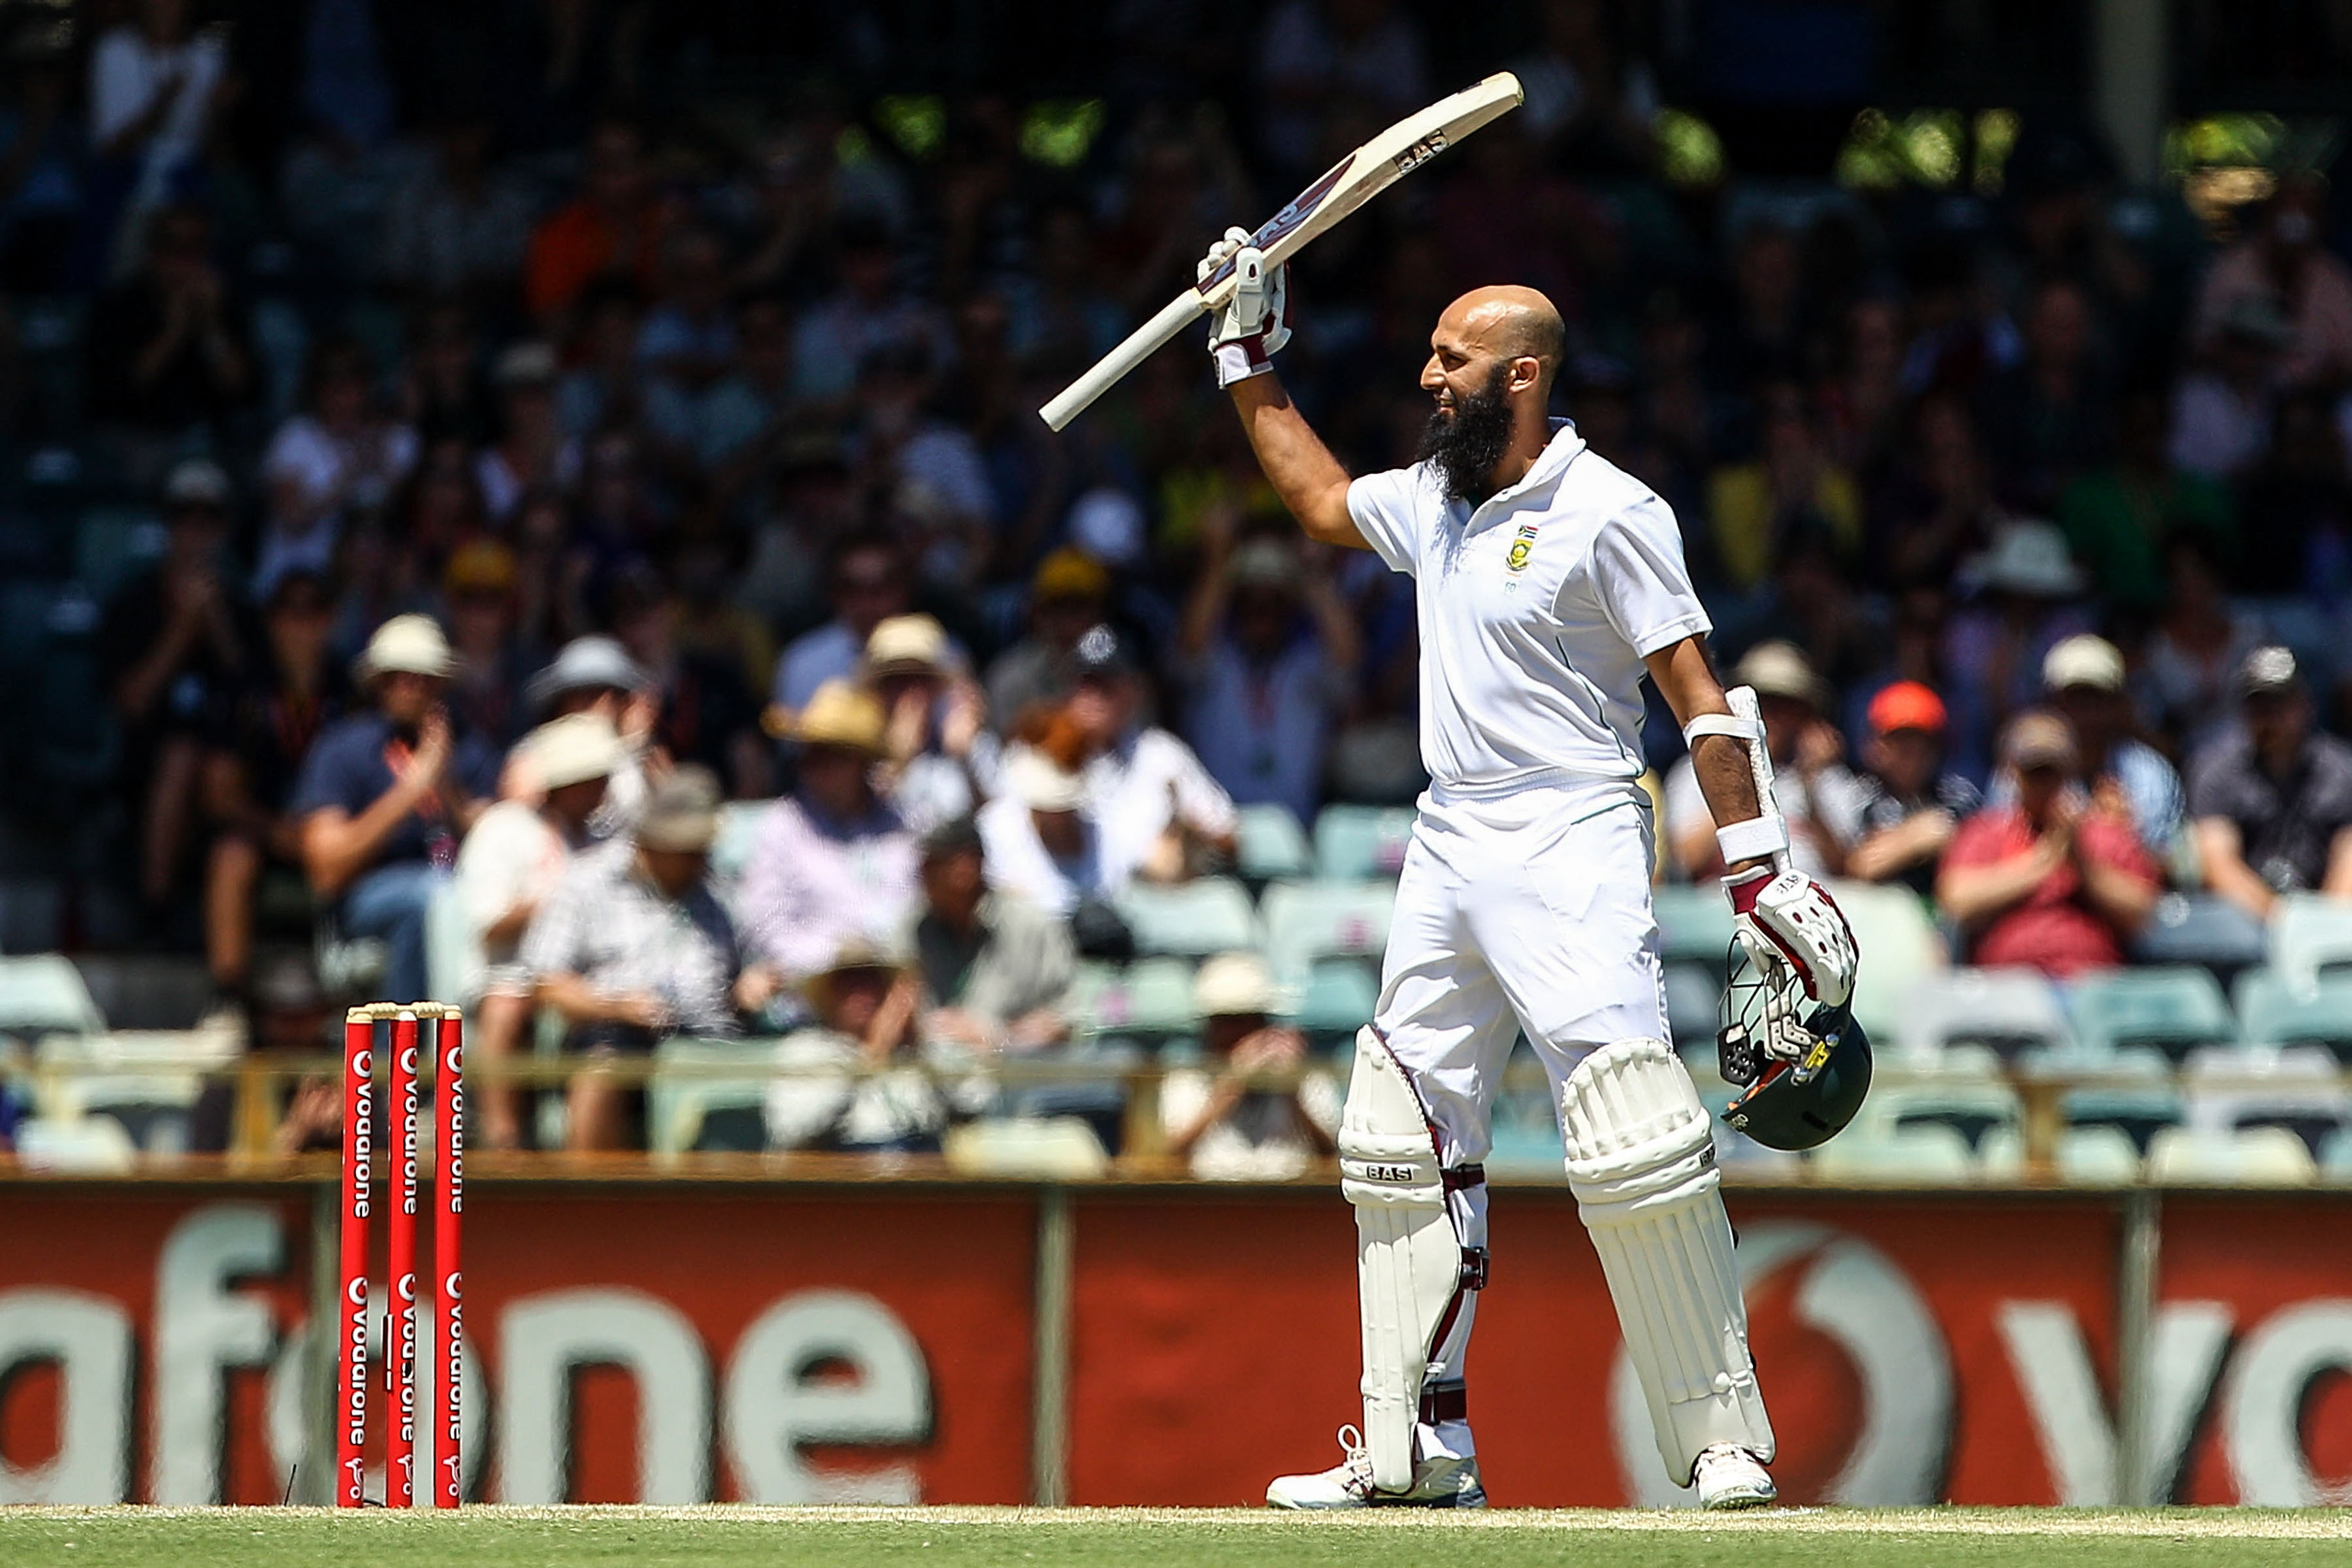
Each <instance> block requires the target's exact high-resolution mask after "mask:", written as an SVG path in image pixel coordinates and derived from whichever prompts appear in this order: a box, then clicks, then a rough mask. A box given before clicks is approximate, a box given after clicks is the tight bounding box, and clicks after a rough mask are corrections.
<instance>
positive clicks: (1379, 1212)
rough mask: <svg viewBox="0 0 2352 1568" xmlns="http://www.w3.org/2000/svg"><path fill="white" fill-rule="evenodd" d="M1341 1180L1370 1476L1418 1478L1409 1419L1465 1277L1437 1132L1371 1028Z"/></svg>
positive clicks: (1348, 1116)
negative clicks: (1351, 1212)
mask: <svg viewBox="0 0 2352 1568" xmlns="http://www.w3.org/2000/svg"><path fill="white" fill-rule="evenodd" d="M1339 1190H1340V1192H1341V1193H1343V1194H1346V1196H1347V1199H1348V1201H1349V1203H1351V1204H1353V1205H1355V1207H1356V1289H1357V1297H1358V1301H1359V1305H1360V1310H1361V1312H1362V1316H1363V1324H1364V1381H1363V1393H1364V1446H1365V1447H1367V1448H1368V1449H1370V1452H1371V1458H1372V1485H1373V1486H1375V1487H1377V1488H1378V1489H1381V1490H1382V1491H1391V1492H1401V1491H1403V1490H1405V1489H1408V1488H1409V1487H1411V1486H1412V1459H1413V1456H1412V1428H1413V1420H1414V1417H1415V1416H1416V1415H1418V1414H1419V1412H1420V1409H1421V1385H1422V1381H1423V1378H1424V1377H1426V1376H1427V1375H1428V1372H1429V1355H1430V1348H1431V1345H1432V1343H1433V1341H1434V1340H1435V1338H1436V1334H1437V1329H1438V1325H1439V1324H1440V1322H1442V1321H1444V1316H1445V1310H1446V1308H1447V1307H1448V1306H1450V1305H1451V1304H1452V1303H1453V1300H1454V1292H1455V1291H1456V1290H1457V1289H1460V1288H1461V1283H1462V1241H1461V1238H1460V1237H1458V1236H1456V1235H1455V1234H1454V1216H1453V1215H1452V1214H1451V1212H1449V1211H1448V1210H1447V1208H1446V1206H1445V1182H1444V1175H1443V1174H1442V1173H1441V1172H1440V1171H1439V1169H1438V1163H1437V1140H1436V1138H1435V1136H1434V1135H1433V1134H1432V1132H1431V1131H1430V1129H1429V1121H1428V1118H1427V1117H1426V1116H1425V1115H1424V1114H1423V1110H1422V1106H1421V1097H1420V1096H1419V1095H1417V1094H1415V1093H1414V1092H1413V1089H1412V1083H1411V1082H1410V1081H1409V1080H1408V1079H1406V1078H1405V1075H1404V1068H1402V1067H1400V1066H1399V1065H1398V1063H1397V1059H1396V1058H1395V1057H1394V1056H1393V1055H1391V1053H1390V1051H1389V1048H1388V1047H1387V1046H1386V1045H1384V1044H1382V1043H1381V1038H1380V1037H1379V1036H1378V1035H1376V1034H1374V1033H1373V1032H1372V1031H1371V1030H1370V1029H1369V1028H1366V1029H1362V1030H1360V1031H1358V1033H1357V1035H1356V1066H1355V1070H1354V1071H1353V1072H1352V1073H1350V1074H1349V1079H1348V1101H1347V1104H1346V1106H1345V1108H1344V1109H1343V1110H1342V1111H1341V1113H1340V1117H1339Z"/></svg>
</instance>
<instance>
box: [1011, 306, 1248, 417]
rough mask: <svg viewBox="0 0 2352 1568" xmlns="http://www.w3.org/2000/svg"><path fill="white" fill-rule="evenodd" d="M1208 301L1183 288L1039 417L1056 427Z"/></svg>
mask: <svg viewBox="0 0 2352 1568" xmlns="http://www.w3.org/2000/svg"><path fill="white" fill-rule="evenodd" d="M1208 308H1209V302H1208V301H1207V300H1203V299H1202V298H1201V295H1200V291H1199V290H1198V289H1185V290H1184V291H1183V292H1182V293H1181V294H1179V295H1177V296H1176V298H1174V299H1173V300H1169V301H1168V303H1167V304H1166V305H1165V306H1164V307H1162V309H1161V310H1160V313H1159V314H1158V315H1156V316H1154V317H1152V318H1151V320H1150V321H1146V322H1144V323H1143V325H1141V326H1139V327H1138V328H1136V329H1135V331H1132V332H1129V334H1128V336H1127V341H1126V342H1123V343H1121V344H1119V345H1118V347H1117V348H1115V349H1113V350H1111V351H1110V353H1107V354H1105V355H1103V357H1102V358H1101V359H1099V360H1097V361H1096V362H1095V364H1094V367H1093V368H1092V369H1090V370H1088V371H1087V374H1084V375H1082V376H1080V377H1078V379H1077V380H1076V381H1074V382H1072V383H1070V384H1069V385H1067V386H1066V387H1064V388H1063V389H1062V390H1061V392H1060V393H1059V394H1057V395H1055V398H1054V400H1053V401H1052V402H1051V403H1048V404H1047V405H1045V407H1043V408H1040V409H1039V410H1037V416H1038V417H1039V418H1041V419H1043V420H1045V423H1046V424H1047V425H1048V426H1052V427H1053V428H1054V429H1056V430H1059V429H1060V428H1062V427H1063V426H1066V425H1067V424H1068V423H1069V422H1070V421H1071V420H1073V419H1076V417H1077V416H1079V415H1080V414H1082V413H1084V412H1086V409H1087V405H1089V404H1091V403H1093V402H1094V400H1095V399H1096V398H1097V397H1100V396H1101V395H1103V394H1104V393H1106V392H1108V391H1109V390H1110V389H1111V388H1112V387H1114V386H1116V385H1118V383H1119V382H1120V380H1121V379H1123V378H1124V377H1125V376H1126V374H1127V373H1128V372H1129V371H1131V370H1133V369H1134V368H1135V367H1136V366H1137V365H1139V364H1141V363H1143V362H1144V361H1145V360H1148V359H1150V357H1151V356H1152V355H1153V354H1154V353H1157V352H1159V349H1160V344H1162V343H1164V342H1167V341H1168V340H1169V339H1171V338H1172V337H1174V336H1175V335H1176V334H1177V333H1179V332H1181V331H1183V330H1184V329H1185V328H1186V327H1188V326H1190V325H1191V324H1192V322H1194V321H1198V320H1199V319H1200V317H1201V313H1202V311H1204V310H1208Z"/></svg>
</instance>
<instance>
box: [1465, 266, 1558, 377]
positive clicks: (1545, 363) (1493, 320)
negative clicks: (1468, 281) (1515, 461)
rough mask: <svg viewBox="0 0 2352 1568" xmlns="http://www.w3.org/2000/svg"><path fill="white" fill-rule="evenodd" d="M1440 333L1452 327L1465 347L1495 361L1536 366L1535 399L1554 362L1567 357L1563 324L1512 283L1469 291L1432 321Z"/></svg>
mask: <svg viewBox="0 0 2352 1568" xmlns="http://www.w3.org/2000/svg"><path fill="white" fill-rule="evenodd" d="M1438 327H1439V330H1440V331H1445V330H1446V329H1447V328H1449V327H1450V328H1452V329H1454V335H1456V336H1458V337H1459V338H1460V339H1461V340H1462V341H1463V342H1465V345H1468V346H1475V348H1478V349H1483V350H1485V351H1486V353H1488V354H1490V355H1492V356H1493V357H1494V358H1496V359H1504V360H1512V359H1532V360H1534V361H1535V362H1536V363H1538V365H1540V366H1541V367H1542V370H1541V372H1540V379H1539V380H1538V383H1537V386H1536V390H1537V393H1538V395H1539V396H1540V395H1549V393H1550V391H1551V384H1552V379H1553V377H1555V376H1557V375H1558V374H1559V366H1560V362H1561V361H1562V360H1563V359H1565V358H1566V357H1567V355H1568V326H1567V323H1566V322H1564V321H1561V320H1560V319H1559V308H1558V307H1557V306H1555V305H1553V303H1552V302H1551V301H1550V300H1548V299H1546V298H1545V297H1544V295H1543V294H1542V292H1541V291H1540V290H1538V289H1528V288H1523V287H1521V286H1520V285H1518V284H1517V283H1496V284H1490V285H1488V286H1487V287H1486V288H1484V289H1471V290H1470V292H1468V293H1467V294H1465V295H1463V296H1462V298H1460V299H1459V300H1454V303H1452V304H1451V305H1448V306H1447V307H1445V313H1444V315H1443V316H1441V317H1439V318H1438Z"/></svg>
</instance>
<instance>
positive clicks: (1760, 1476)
mask: <svg viewBox="0 0 2352 1568" xmlns="http://www.w3.org/2000/svg"><path fill="white" fill-rule="evenodd" d="M1691 1483H1692V1484H1693V1485H1694V1486H1696V1487H1697V1488H1698V1506H1699V1507H1701V1508H1714V1509H1733V1508H1769V1506H1771V1505H1772V1504H1773V1503H1775V1502H1777V1501H1779V1500H1780V1489H1779V1488H1778V1487H1775V1486H1774V1485H1773V1484H1772V1478H1771V1476H1770V1475H1769V1474H1768V1473H1766V1471H1765V1468H1764V1464H1763V1461H1762V1460H1760V1459H1759V1458H1757V1457H1756V1456H1755V1455H1753V1454H1751V1453H1749V1452H1748V1450H1747V1449H1745V1448H1743V1447H1739V1446H1738V1444H1736V1443H1717V1444H1715V1445H1713V1446H1712V1447H1706V1448H1703V1449H1701V1450H1700V1451H1699V1456H1698V1463H1697V1465H1696V1466H1695V1467H1693V1471H1692V1475H1691Z"/></svg>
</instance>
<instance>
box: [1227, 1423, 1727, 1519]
mask: <svg viewBox="0 0 2352 1568" xmlns="http://www.w3.org/2000/svg"><path fill="white" fill-rule="evenodd" d="M1339 1447H1340V1448H1341V1449H1343V1450H1344V1451H1345V1452H1346V1454H1347V1458H1344V1459H1341V1460H1340V1461H1339V1463H1338V1464H1336V1465H1334V1466H1332V1467H1331V1468H1329V1469H1328V1470H1318V1471H1317V1472H1315V1473H1314V1474H1313V1475H1311V1476H1276V1478H1275V1479H1274V1483H1273V1484H1272V1485H1271V1486H1269V1487H1267V1488H1266V1489H1265V1504H1266V1506H1267V1507H1268V1508H1293V1509H1325V1508H1485V1507H1486V1487H1485V1485H1484V1484H1483V1483H1481V1482H1480V1481H1479V1479H1478V1460H1477V1458H1476V1456H1475V1455H1474V1456H1472V1457H1471V1458H1466V1459H1423V1460H1422V1461H1420V1462H1419V1463H1418V1464H1416V1465H1414V1466H1413V1468H1412V1486H1411V1487H1409V1488H1407V1489H1405V1490H1403V1491H1401V1492H1383V1491H1375V1490H1373V1489H1372V1454H1371V1450H1370V1449H1369V1448H1367V1447H1364V1436H1363V1434H1362V1433H1360V1432H1359V1431H1357V1430H1356V1428H1354V1427H1353V1426H1342V1427H1340V1428H1339ZM1765 1485H1766V1486H1767V1487H1768V1488H1769V1486H1770V1485H1771V1483H1770V1482H1769V1481H1767V1482H1766V1483H1765Z"/></svg>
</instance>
